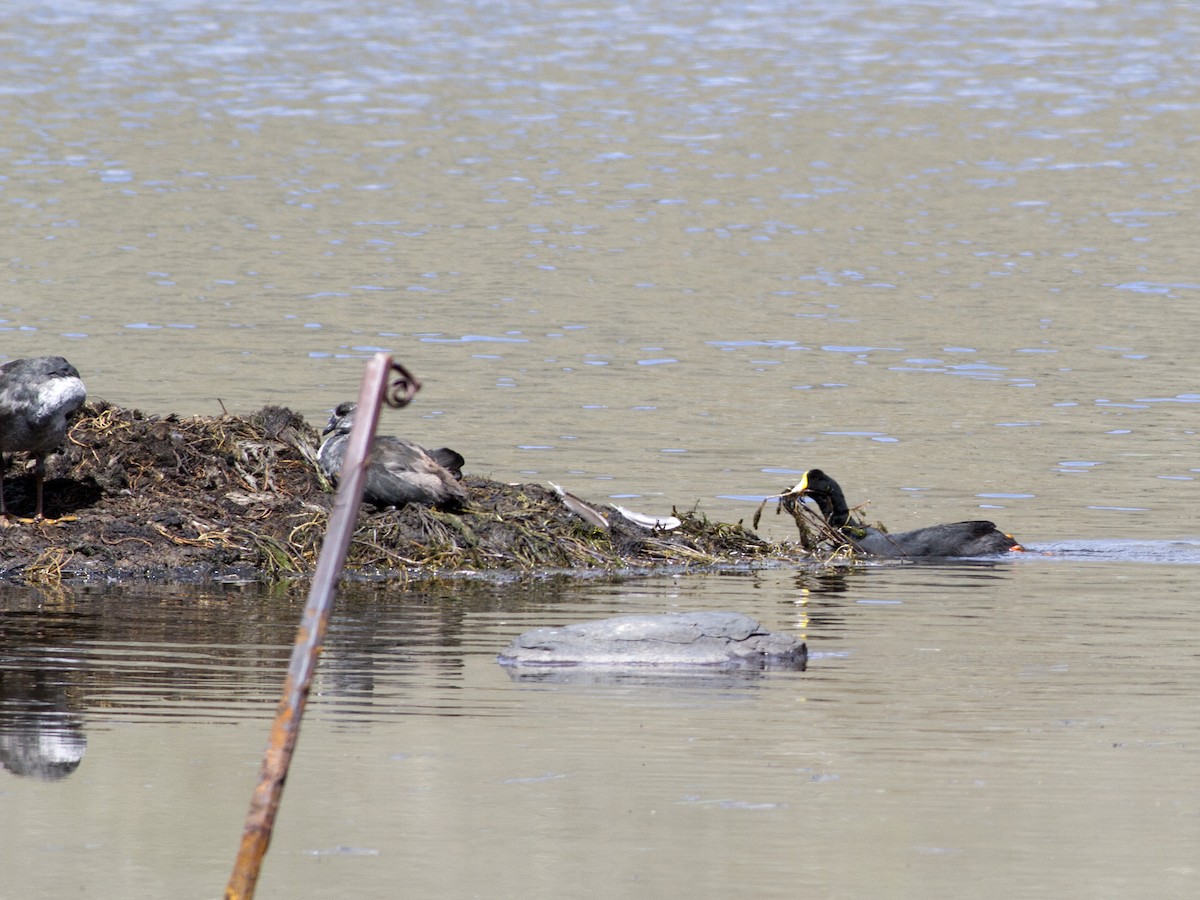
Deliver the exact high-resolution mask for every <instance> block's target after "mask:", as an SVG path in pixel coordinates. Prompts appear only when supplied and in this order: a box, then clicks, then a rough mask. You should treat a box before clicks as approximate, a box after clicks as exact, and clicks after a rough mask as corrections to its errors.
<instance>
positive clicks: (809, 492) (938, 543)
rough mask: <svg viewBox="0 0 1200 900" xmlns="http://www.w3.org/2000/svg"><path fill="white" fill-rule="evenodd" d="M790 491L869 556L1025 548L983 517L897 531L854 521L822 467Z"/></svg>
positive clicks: (968, 553)
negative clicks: (809, 500)
mask: <svg viewBox="0 0 1200 900" xmlns="http://www.w3.org/2000/svg"><path fill="white" fill-rule="evenodd" d="M788 494H789V495H791V496H800V497H812V498H813V500H815V501H816V502H817V506H819V507H820V509H821V514H822V515H824V516H825V521H826V522H828V523H829V525H830V527H831V528H835V529H837V530H839V531H840V532H841V533H842V534H844V535H846V536H847V537H848V538H849V540H850V542H852V546H855V547H857V549H859V550H861V551H862V552H863V553H866V554H867V555H869V556H890V557H921V556H924V557H934V556H989V555H992V554H996V553H1006V552H1008V551H1010V550H1022V549H1024V548H1023V547H1021V545H1020V544H1019V543H1017V541H1016V540H1014V539H1013V536H1012V535H1011V534H1005V533H1004V532H1003V531H1001V530H1000V529H998V528H997V527H996V525H995V523H993V522H988V521H984V520H982V519H978V520H974V521H970V522H950V523H948V524H945V525H930V526H929V527H927V528H917V529H914V530H913V531H902V532H900V533H898V534H890V533H888V532H885V531H880V530H879V529H878V528H871V527H870V526H867V525H861V524H858V523H855V522H851V521H850V508H849V507H848V506H847V505H846V497H845V495H844V494H843V493H842V488H841V486H840V485H839V484H838V483H837V482H836V481H834V480H833V479H832V478H830V477H829V476H828V475H826V474H825V473H824V472H822V471H821V470H820V469H809V470H808V471H807V472H805V473H804V475H803V476H801V478H800V482H799V483H798V484H797V485H796V486H795V487H794V488H792V489H791V490H790V491H788Z"/></svg>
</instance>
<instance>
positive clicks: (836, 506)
mask: <svg viewBox="0 0 1200 900" xmlns="http://www.w3.org/2000/svg"><path fill="white" fill-rule="evenodd" d="M788 493H789V494H795V495H799V496H801V497H812V498H813V500H815V501H816V502H817V506H819V507H820V508H821V515H823V516H824V517H825V521H827V522H828V523H829V524H830V525H832V526H833V527H834V528H841V527H842V526H843V525H845V524H846V523H847V522H848V521H849V520H850V508H849V507H848V506H847V505H846V496H845V495H844V494H843V493H842V488H841V485H839V484H838V483H837V482H836V481H834V480H833V479H832V478H830V477H829V476H828V475H826V474H825V473H824V472H822V471H821V470H820V469H809V470H808V471H807V472H805V473H804V474H803V475H801V476H800V481H799V482H797V484H796V486H795V487H794V488H792V489H791V490H790V491H789V492H788Z"/></svg>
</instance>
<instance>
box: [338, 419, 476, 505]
mask: <svg viewBox="0 0 1200 900" xmlns="http://www.w3.org/2000/svg"><path fill="white" fill-rule="evenodd" d="M356 407H357V404H354V403H342V404H339V405H338V408H337V409H335V410H334V411H333V415H332V416H330V417H329V424H328V425H326V426H325V430H324V431H323V432H322V434H327V435H329V437H328V438H326V439H325V442H324V443H323V444H321V449H320V450H319V451H318V453H317V462H318V463H319V464H320V466H321V471H322V472H324V473H325V475H326V477H327V478H329V480H330V481H332V482H333V483H334V484H336V483H337V477H338V473H339V472H341V469H342V459H343V458H344V457H345V455H346V443H347V441H349V440H350V429H351V428H352V427H353V426H354V411H355V409H356ZM465 462H466V461H465V460H464V459H463V458H462V457H461V456H460V455H459V454H457V453H455V452H454V451H453V450H451V449H449V448H447V447H439V448H438V449H437V450H426V449H425V448H424V447H421V446H419V445H417V444H414V443H413V442H412V441H406V440H404V439H403V438H398V437H390V436H388V435H376V437H375V443H374V445H373V446H372V447H371V454H370V456H368V457H367V481H366V486H365V487H364V488H363V499H364V500H366V501H367V502H368V503H372V504H374V505H375V506H378V507H389V506H403V505H404V504H406V503H421V504H424V505H425V506H444V507H447V508H450V509H458V508H461V507H463V506H466V505H467V502H468V501H467V492H466V491H465V490H463V487H462V485H460V484H459V483H458V482H459V479H461V478H462V467H463V465H464V464H465Z"/></svg>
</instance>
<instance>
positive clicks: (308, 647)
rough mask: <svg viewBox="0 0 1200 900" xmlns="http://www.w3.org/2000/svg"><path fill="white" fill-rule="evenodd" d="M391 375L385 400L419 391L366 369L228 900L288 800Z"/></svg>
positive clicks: (388, 367)
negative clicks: (391, 386) (392, 385)
mask: <svg viewBox="0 0 1200 900" xmlns="http://www.w3.org/2000/svg"><path fill="white" fill-rule="evenodd" d="M393 369H395V370H397V371H399V372H400V373H401V380H400V381H398V382H396V384H397V385H399V386H400V389H401V390H404V391H405V396H403V397H402V398H400V399H397V397H396V396H394V395H393V393H392V392H390V391H389V392H388V395H387V400H388V402H389V403H390V404H391V405H393V406H403V405H405V404H406V403H407V402H408V401H409V400H411V399H412V395H413V394H414V393H416V391H417V390H418V389H419V387H420V384H419V383H418V382H417V380H416V379H415V378H413V377H412V376H411V375H410V374H409V373H408V372H407V371H405V370H404V369H403V367H401V366H396V365H394V364H393V363H392V358H391V356H389V355H388V354H386V353H377V354H376V355H375V356H374V358H373V359H372V360H371V361H370V362H369V363H368V364H367V371H366V372H365V373H364V375H363V381H362V386H361V388H360V389H359V392H358V410H357V412H356V414H355V416H354V429H353V431H351V433H350V442H349V445H348V446H347V449H346V456H345V459H344V460H343V462H342V471H341V474H340V475H339V477H338V491H337V496H336V498H335V499H334V502H333V512H332V514H331V515H330V520H329V531H328V533H327V534H326V536H325V543H324V545H323V546H322V547H321V555H320V558H319V559H318V560H317V570H316V573H315V574H314V576H313V583H312V587H311V588H310V589H309V593H308V604H307V605H306V606H305V608H304V618H303V619H302V620H301V622H300V629H299V631H298V632H297V634H296V643H295V645H294V646H293V647H292V659H291V662H290V663H289V664H288V671H287V679H286V680H285V682H284V685H283V696H282V698H280V701H279V708H278V710H277V711H276V713H275V723H274V725H273V726H272V727H271V739H270V742H269V743H268V745H267V749H266V752H265V753H264V755H263V764H262V770H261V772H260V774H259V781H258V786H257V787H256V788H255V789H254V795H253V797H252V798H251V800H250V811H249V812H248V813H247V814H246V824H245V828H244V829H243V831H242V841H241V845H240V846H239V847H238V856H237V862H236V863H235V864H234V868H233V874H232V875H231V876H230V878H229V883H228V885H226V887H225V898H226V900H251V898H253V896H254V886H255V884H257V882H258V874H259V871H260V869H261V868H262V861H263V857H265V856H266V853H267V847H268V845H269V844H270V843H271V831H272V829H273V828H274V826H275V814H276V812H277V811H278V809H279V800H280V798H281V796H282V795H283V785H284V782H285V781H286V780H287V773H288V765H289V764H290V763H291V759H292V752H293V751H294V750H295V747H296V739H297V738H298V737H299V735H300V718H301V716H303V715H304V707H305V704H306V703H307V701H308V691H309V688H310V687H311V685H312V677H313V672H314V671H315V670H316V665H317V657H318V656H319V655H320V653H321V643H322V641H323V640H324V637H325V631H326V628H327V627H328V625H329V615H330V612H331V611H332V609H333V600H334V597H336V596H337V585H338V581H339V579H340V578H341V574H342V567H343V565H345V562H346V553H347V551H349V549H350V540H351V538H352V537H353V536H354V525H355V522H356V520H357V518H358V508H359V506H360V505H361V503H362V493H363V484H364V482H365V481H366V474H367V469H366V460H367V454H368V452H369V451H370V448H371V443H372V441H373V440H374V437H375V425H376V422H377V420H378V418H379V409H380V407H381V406H382V405H383V401H384V395H385V391H386V390H387V389H388V381H387V379H388V376H389V374H390V373H391V372H392V371H393Z"/></svg>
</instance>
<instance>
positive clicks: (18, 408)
mask: <svg viewBox="0 0 1200 900" xmlns="http://www.w3.org/2000/svg"><path fill="white" fill-rule="evenodd" d="M86 399H87V391H86V390H85V389H84V387H83V381H81V380H80V378H79V372H77V371H76V370H75V367H74V366H73V365H71V364H70V363H69V362H67V361H66V360H65V359H63V358H62V357H61V356H37V357H34V358H33V359H14V360H13V361H12V362H7V363H5V364H4V365H3V366H0V454H3V453H28V454H30V455H31V456H32V457H33V460H34V469H33V471H34V479H35V480H36V483H37V502H36V506H35V510H34V518H37V519H40V518H42V483H43V482H44V481H45V479H46V454H47V453H49V452H51V451H52V450H55V449H57V448H58V447H59V446H60V445H61V444H62V442H63V441H64V440H65V439H66V437H67V420H68V419H69V418H70V417H71V415H72V414H73V413H74V412H75V411H76V410H78V409H79V407H81V406H83V401H84V400H86ZM0 516H3V517H5V518H7V517H8V509H7V507H6V506H5V505H4V465H3V460H2V459H0Z"/></svg>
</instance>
